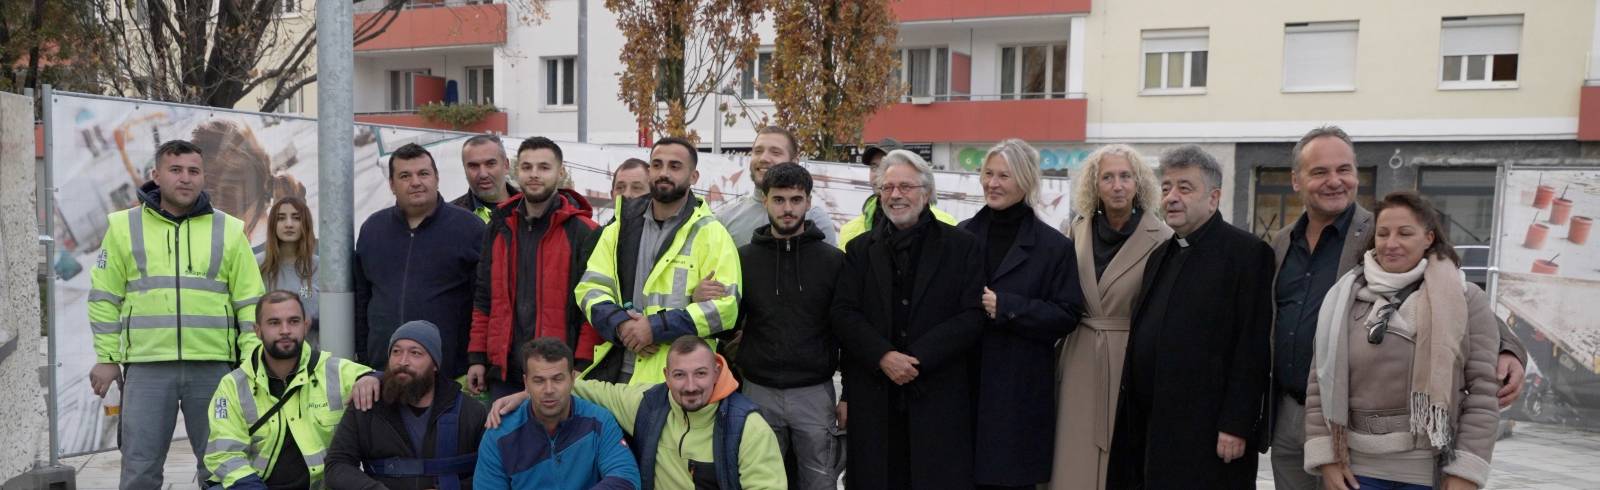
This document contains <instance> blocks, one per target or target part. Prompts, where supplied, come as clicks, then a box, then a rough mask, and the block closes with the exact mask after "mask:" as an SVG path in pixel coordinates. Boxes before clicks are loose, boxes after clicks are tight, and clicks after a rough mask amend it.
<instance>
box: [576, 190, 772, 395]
mask: <svg viewBox="0 0 1600 490" xmlns="http://www.w3.org/2000/svg"><path fill="white" fill-rule="evenodd" d="M689 199H690V201H689V202H688V203H685V204H684V206H686V207H690V209H688V210H686V211H687V212H688V214H689V215H688V216H687V217H685V219H684V220H683V221H682V224H681V225H679V226H678V227H677V228H676V230H672V231H671V232H670V233H671V236H672V238H671V240H670V241H669V242H668V243H667V244H666V246H665V247H663V248H662V249H661V250H660V251H659V252H658V253H657V254H655V256H656V260H655V262H654V263H652V264H635V263H634V262H636V261H637V255H638V247H640V246H644V245H642V244H640V243H639V242H640V239H639V238H640V234H641V232H640V228H641V227H642V226H644V223H643V222H644V220H645V216H644V214H645V213H647V212H649V207H650V201H649V200H648V199H640V200H626V201H630V204H628V205H626V209H624V206H623V205H622V204H620V201H625V200H620V199H619V200H618V201H619V205H618V209H617V216H618V218H617V219H616V220H613V221H612V222H611V224H609V225H606V227H605V228H604V229H603V230H602V231H601V233H600V238H599V240H598V241H597V242H596V244H595V246H594V251H593V253H592V254H591V255H590V256H589V263H588V270H587V271H585V272H584V274H583V277H581V278H580V279H579V281H578V285H577V287H575V288H573V297H574V298H577V299H578V306H579V307H580V308H582V309H583V313H584V315H585V316H586V317H587V318H588V319H589V323H590V324H591V325H593V326H594V328H595V330H596V331H597V332H599V333H600V337H601V338H603V339H605V340H606V342H604V343H601V344H600V345H599V346H596V347H595V348H594V364H592V365H590V366H589V368H588V369H587V370H585V371H584V377H585V378H589V379H602V380H606V381H617V382H625V383H630V384H655V383H661V382H664V381H666V376H665V375H664V374H663V371H664V370H665V369H666V367H667V349H665V348H662V349H660V350H658V351H656V352H655V353H654V354H651V355H648V356H639V357H637V358H636V359H635V360H634V366H633V373H632V374H631V375H630V376H627V377H625V378H618V377H614V376H612V375H611V374H609V373H610V372H615V371H616V370H617V369H619V368H620V364H621V362H622V357H623V353H624V352H626V349H625V348H623V347H621V345H620V342H619V340H620V339H619V337H618V332H617V327H618V326H619V325H621V324H622V322H623V321H626V320H628V318H629V317H628V314H627V310H633V311H636V312H639V313H643V314H644V315H645V316H647V317H649V320H650V331H651V334H652V337H653V338H654V340H655V343H657V344H668V343H671V342H672V340H673V339H676V338H678V337H680V336H683V335H694V336H697V337H711V336H713V335H717V334H720V333H723V332H726V331H730V330H732V329H733V327H734V324H735V322H736V321H737V320H738V317H739V298H740V293H739V283H740V281H741V273H740V269H739V250H738V248H737V247H735V246H734V245H733V237H732V236H730V235H728V230H727V229H726V228H723V226H722V223H720V222H718V221H717V218H716V216H714V215H712V213H711V208H710V207H709V206H707V205H706V203H705V202H704V201H701V200H699V199H697V198H695V197H694V196H693V195H692V194H691V195H690V196H689ZM619 244H621V246H619ZM619 250H620V252H619ZM636 267H650V273H649V276H648V278H647V279H646V280H645V283H644V287H643V288H642V289H641V292H642V293H643V294H641V296H643V299H644V301H643V304H637V305H636V304H633V303H632V301H631V299H632V298H631V295H632V293H631V291H630V290H629V289H625V288H624V286H628V285H631V284H632V283H633V281H634V278H633V277H621V278H619V276H620V275H625V274H627V273H626V272H620V271H628V270H630V269H632V270H637V269H635V268H636ZM713 274H715V277H714V279H715V280H717V281H718V282H721V283H723V284H724V285H726V286H727V288H728V292H729V294H728V295H725V296H722V297H720V298H717V299H713V300H708V301H702V302H699V303H691V302H690V301H691V296H692V293H693V292H694V288H695V286H697V285H699V283H700V280H701V279H704V278H706V277H710V276H712V275H713ZM627 275H631V274H627ZM714 346H715V343H714V341H713V347H714Z"/></svg>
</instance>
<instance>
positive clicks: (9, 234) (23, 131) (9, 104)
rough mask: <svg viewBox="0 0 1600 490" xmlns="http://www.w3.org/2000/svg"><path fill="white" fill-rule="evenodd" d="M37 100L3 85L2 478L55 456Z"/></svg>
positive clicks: (0, 170) (0, 129)
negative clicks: (42, 288) (43, 319)
mask: <svg viewBox="0 0 1600 490" xmlns="http://www.w3.org/2000/svg"><path fill="white" fill-rule="evenodd" d="M33 151H34V148H33V101H32V100H31V99H29V98H28V97H25V96H21V95H15V94H10V93H3V92H0V481H5V480H7V479H10V478H12V477H15V476H17V475H20V474H22V473H24V472H26V471H27V470H29V469H32V468H33V467H34V466H35V464H36V463H42V462H45V461H48V460H49V441H50V435H49V423H50V422H49V414H48V412H47V405H46V403H45V388H44V384H43V379H42V378H41V373H42V372H43V371H41V369H42V368H43V367H44V366H45V364H46V359H45V357H44V355H43V352H44V350H43V348H42V346H43V342H44V338H43V337H41V336H40V335H39V324H40V322H39V318H40V317H39V287H38V284H39V283H38V273H39V245H38V238H37V237H38V236H39V231H38V229H37V221H36V218H37V212H36V211H35V210H36V209H37V208H36V207H35V206H34V158H33V155H34V153H33Z"/></svg>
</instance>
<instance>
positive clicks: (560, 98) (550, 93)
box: [544, 56, 578, 107]
mask: <svg viewBox="0 0 1600 490" xmlns="http://www.w3.org/2000/svg"><path fill="white" fill-rule="evenodd" d="M577 65H578V58H577V57H575V56H564V57H560V58H545V60H544V105H545V107H561V106H570V105H574V104H576V100H577V97H576V96H575V95H576V94H577V90H578V88H577V86H576V85H577V83H578V82H577V69H578V68H577Z"/></svg>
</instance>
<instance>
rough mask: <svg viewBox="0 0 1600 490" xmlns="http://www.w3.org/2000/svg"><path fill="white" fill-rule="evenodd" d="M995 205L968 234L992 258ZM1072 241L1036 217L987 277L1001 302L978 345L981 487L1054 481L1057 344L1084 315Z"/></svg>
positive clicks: (975, 219) (966, 227)
mask: <svg viewBox="0 0 1600 490" xmlns="http://www.w3.org/2000/svg"><path fill="white" fill-rule="evenodd" d="M992 222H993V212H992V211H990V209H989V208H988V207H985V208H983V210H981V211H978V214H977V215H976V216H973V217H972V219H969V220H967V221H964V222H962V223H961V229H963V230H967V231H969V232H971V233H972V235H973V237H975V238H977V240H978V254H977V255H976V257H985V256H987V254H988V251H987V248H988V241H987V240H986V237H987V236H988V233H989V224H990V223H992ZM1077 274H1078V259H1077V253H1076V252H1075V250H1074V249H1073V247H1072V240H1071V239H1069V238H1067V237H1066V236H1065V235H1062V234H1061V232H1058V231H1056V230H1055V229H1053V228H1050V225H1047V224H1045V223H1044V222H1043V221H1039V219H1038V218H1036V217H1031V216H1030V217H1028V218H1027V219H1024V220H1023V221H1022V224H1021V226H1020V227H1019V228H1018V229H1017V238H1016V240H1015V241H1014V242H1012V245H1011V250H1009V251H1007V252H1006V255H1005V258H1004V259H1001V261H1000V266H999V267H997V268H996V269H995V272H994V274H993V275H991V276H989V277H988V278H987V285H988V287H989V289H992V290H994V292H995V296H996V298H997V301H996V307H995V318H994V319H991V320H988V321H987V322H986V324H985V327H984V330H983V337H982V338H981V340H980V341H979V344H978V359H977V367H978V369H977V373H976V374H977V376H976V382H977V387H978V390H977V445H976V451H977V481H978V483H980V484H985V485H1006V486H1022V485H1033V484H1038V483H1044V482H1046V481H1049V480H1050V463H1051V457H1052V454H1053V452H1054V449H1055V440H1054V438H1055V426H1056V412H1055V389H1056V386H1055V361H1056V356H1055V344H1056V341H1058V340H1061V338H1062V337H1066V336H1067V334H1070V333H1072V330H1073V329H1074V328H1076V327H1077V326H1078V318H1079V317H1081V316H1083V290H1082V289H1081V288H1080V286H1079V285H1078V275H1077Z"/></svg>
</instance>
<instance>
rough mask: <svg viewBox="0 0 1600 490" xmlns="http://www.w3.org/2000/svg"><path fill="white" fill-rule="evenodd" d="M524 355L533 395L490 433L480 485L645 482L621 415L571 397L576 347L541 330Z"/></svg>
mask: <svg viewBox="0 0 1600 490" xmlns="http://www.w3.org/2000/svg"><path fill="white" fill-rule="evenodd" d="M518 357H519V358H520V359H519V360H518V363H519V364H522V365H523V369H522V371H525V372H527V373H528V374H527V375H526V378H525V379H524V381H523V385H524V386H526V387H527V389H526V390H524V391H523V392H522V393H521V394H523V395H526V399H525V400H526V401H522V402H519V403H517V404H516V405H515V411H513V412H511V413H510V414H508V415H506V416H505V419H504V421H503V422H502V423H500V424H499V425H498V426H497V427H495V428H493V429H490V430H489V432H488V434H486V435H485V437H484V439H483V443H482V444H481V445H480V446H479V447H478V469H477V473H476V475H475V476H476V479H475V480H474V481H475V482H476V483H477V484H476V486H475V487H474V488H476V489H479V490H483V489H491V490H498V489H509V488H539V489H570V490H584V489H618V490H631V489H634V488H639V464H638V463H637V462H635V461H634V460H633V454H632V453H630V452H628V444H627V443H626V442H624V441H623V439H622V428H621V427H619V426H617V419H616V417H613V416H612V415H611V412H607V411H606V409H604V408H601V407H600V406H599V405H596V404H594V403H593V402H590V401H588V400H583V399H579V398H576V397H573V396H572V383H573V381H574V380H576V379H577V378H578V371H577V370H576V369H573V364H572V349H571V348H569V347H567V344H566V343H563V342H562V341H561V340H560V339H554V338H549V337H541V338H537V339H533V340H530V341H528V342H526V343H524V344H522V348H521V349H520V350H519V356H518Z"/></svg>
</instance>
